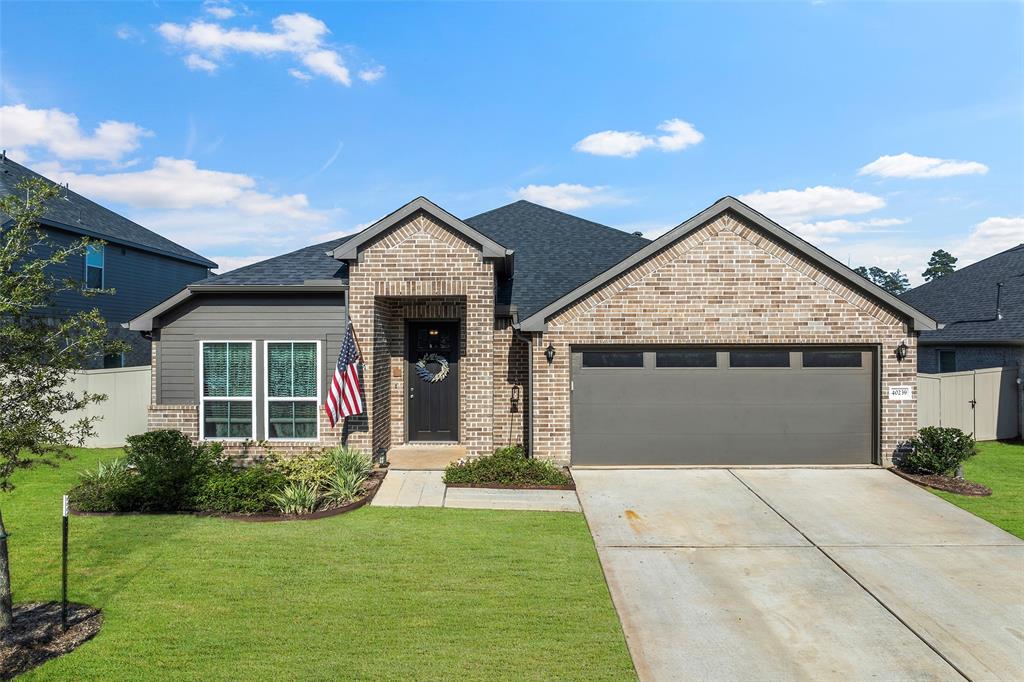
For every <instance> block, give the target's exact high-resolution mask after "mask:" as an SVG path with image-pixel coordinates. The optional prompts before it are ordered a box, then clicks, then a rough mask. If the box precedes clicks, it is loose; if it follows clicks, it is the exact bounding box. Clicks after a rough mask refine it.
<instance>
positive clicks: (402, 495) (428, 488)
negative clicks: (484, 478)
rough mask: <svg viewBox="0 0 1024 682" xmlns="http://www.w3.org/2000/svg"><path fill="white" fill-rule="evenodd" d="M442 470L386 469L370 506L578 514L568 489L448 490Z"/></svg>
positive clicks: (572, 493) (576, 506)
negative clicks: (385, 475) (386, 473)
mask: <svg viewBox="0 0 1024 682" xmlns="http://www.w3.org/2000/svg"><path fill="white" fill-rule="evenodd" d="M443 476H444V472H443V471H404V470H394V469H392V470H390V471H388V475H387V477H386V478H385V479H384V483H382V484H381V486H380V490H378V491H377V494H376V496H374V498H373V502H371V505H373V506H377V507H452V508H462V509H508V510H523V511H560V512H573V511H574V512H578V511H580V503H579V500H578V499H577V498H576V493H575V492H574V491H572V490H498V489H494V488H448V487H446V486H445V484H444V482H443V480H442V478H443Z"/></svg>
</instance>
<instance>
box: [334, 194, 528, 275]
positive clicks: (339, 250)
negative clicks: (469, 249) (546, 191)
mask: <svg viewBox="0 0 1024 682" xmlns="http://www.w3.org/2000/svg"><path fill="white" fill-rule="evenodd" d="M420 211H423V212H424V213H427V214H429V215H430V216H432V217H433V218H435V219H436V220H438V221H440V222H441V223H443V224H445V225H447V226H448V227H449V228H451V229H453V230H455V231H456V232H459V233H460V234H462V235H463V236H464V237H466V239H468V240H469V241H471V242H473V243H474V244H477V245H479V246H480V252H481V254H482V255H483V257H484V258H505V257H506V256H509V255H511V251H510V250H509V249H506V248H505V247H504V246H502V245H501V244H499V243H497V242H496V241H494V240H493V239H491V238H490V237H487V236H485V235H483V234H481V233H480V232H478V231H477V230H475V229H474V228H472V227H470V226H469V225H467V224H466V223H464V222H462V221H461V220H459V219H458V218H456V217H455V216H453V215H452V214H451V213H449V212H448V211H446V210H444V209H443V208H441V207H440V206H438V205H437V204H435V203H434V202H432V201H430V200H429V199H427V198H426V197H417V198H415V199H413V200H412V201H410V202H409V203H407V204H406V205H404V206H402V207H401V208H399V209H398V210H397V211H394V212H392V213H389V214H388V215H386V216H384V217H383V218H381V219H380V220H378V221H377V222H375V223H374V224H373V225H370V226H369V227H368V228H366V229H365V230H363V231H362V232H360V233H359V234H356V235H354V236H353V237H352V238H351V239H347V240H346V241H345V242H344V243H343V244H341V245H339V246H338V247H336V248H334V249H332V250H331V251H330V255H331V256H332V257H333V258H335V259H337V260H353V259H355V258H356V257H357V256H358V255H359V247H360V246H362V245H363V244H366V243H367V242H369V241H371V240H373V239H374V238H376V237H377V236H379V235H381V234H384V233H385V232H387V231H388V230H390V229H391V228H393V227H395V226H396V225H398V224H399V223H401V222H402V221H403V220H405V219H406V218H409V217H410V216H413V215H415V214H416V213H418V212H420Z"/></svg>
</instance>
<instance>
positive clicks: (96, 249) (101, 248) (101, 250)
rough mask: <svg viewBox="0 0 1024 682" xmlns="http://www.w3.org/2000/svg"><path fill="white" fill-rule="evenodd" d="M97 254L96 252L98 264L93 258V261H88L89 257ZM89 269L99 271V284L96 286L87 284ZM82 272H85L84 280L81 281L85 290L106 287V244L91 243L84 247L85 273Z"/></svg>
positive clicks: (96, 289)
mask: <svg viewBox="0 0 1024 682" xmlns="http://www.w3.org/2000/svg"><path fill="white" fill-rule="evenodd" d="M97 254H98V257H99V265H97V264H96V262H95V259H93V262H92V263H90V262H89V260H90V258H91V257H93V256H96V255H97ZM90 269H92V270H99V271H100V285H99V286H98V287H95V286H90V285H89V270H90ZM84 274H85V280H84V281H83V282H82V284H83V288H85V289H86V290H88V291H98V290H100V289H105V288H106V284H107V254H106V245H105V244H91V245H89V246H88V247H86V249H85V273H84Z"/></svg>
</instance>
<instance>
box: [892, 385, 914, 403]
mask: <svg viewBox="0 0 1024 682" xmlns="http://www.w3.org/2000/svg"><path fill="white" fill-rule="evenodd" d="M913 397H914V391H913V388H912V387H910V386H890V387H889V400H910V399H912V398H913Z"/></svg>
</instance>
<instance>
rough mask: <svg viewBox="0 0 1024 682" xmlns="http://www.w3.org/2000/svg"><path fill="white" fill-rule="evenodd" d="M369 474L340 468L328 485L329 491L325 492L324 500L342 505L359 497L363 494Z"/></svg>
mask: <svg viewBox="0 0 1024 682" xmlns="http://www.w3.org/2000/svg"><path fill="white" fill-rule="evenodd" d="M368 475H369V474H368V473H365V472H362V471H349V470H345V469H341V468H339V469H338V471H337V472H336V473H335V475H334V478H332V479H331V480H330V481H328V483H327V490H326V491H324V500H326V501H327V502H330V503H332V504H334V505H342V504H346V503H348V502H351V501H352V500H354V499H356V498H357V497H359V495H360V494H362V492H363V483H364V482H365V481H366V479H367V477H368Z"/></svg>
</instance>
